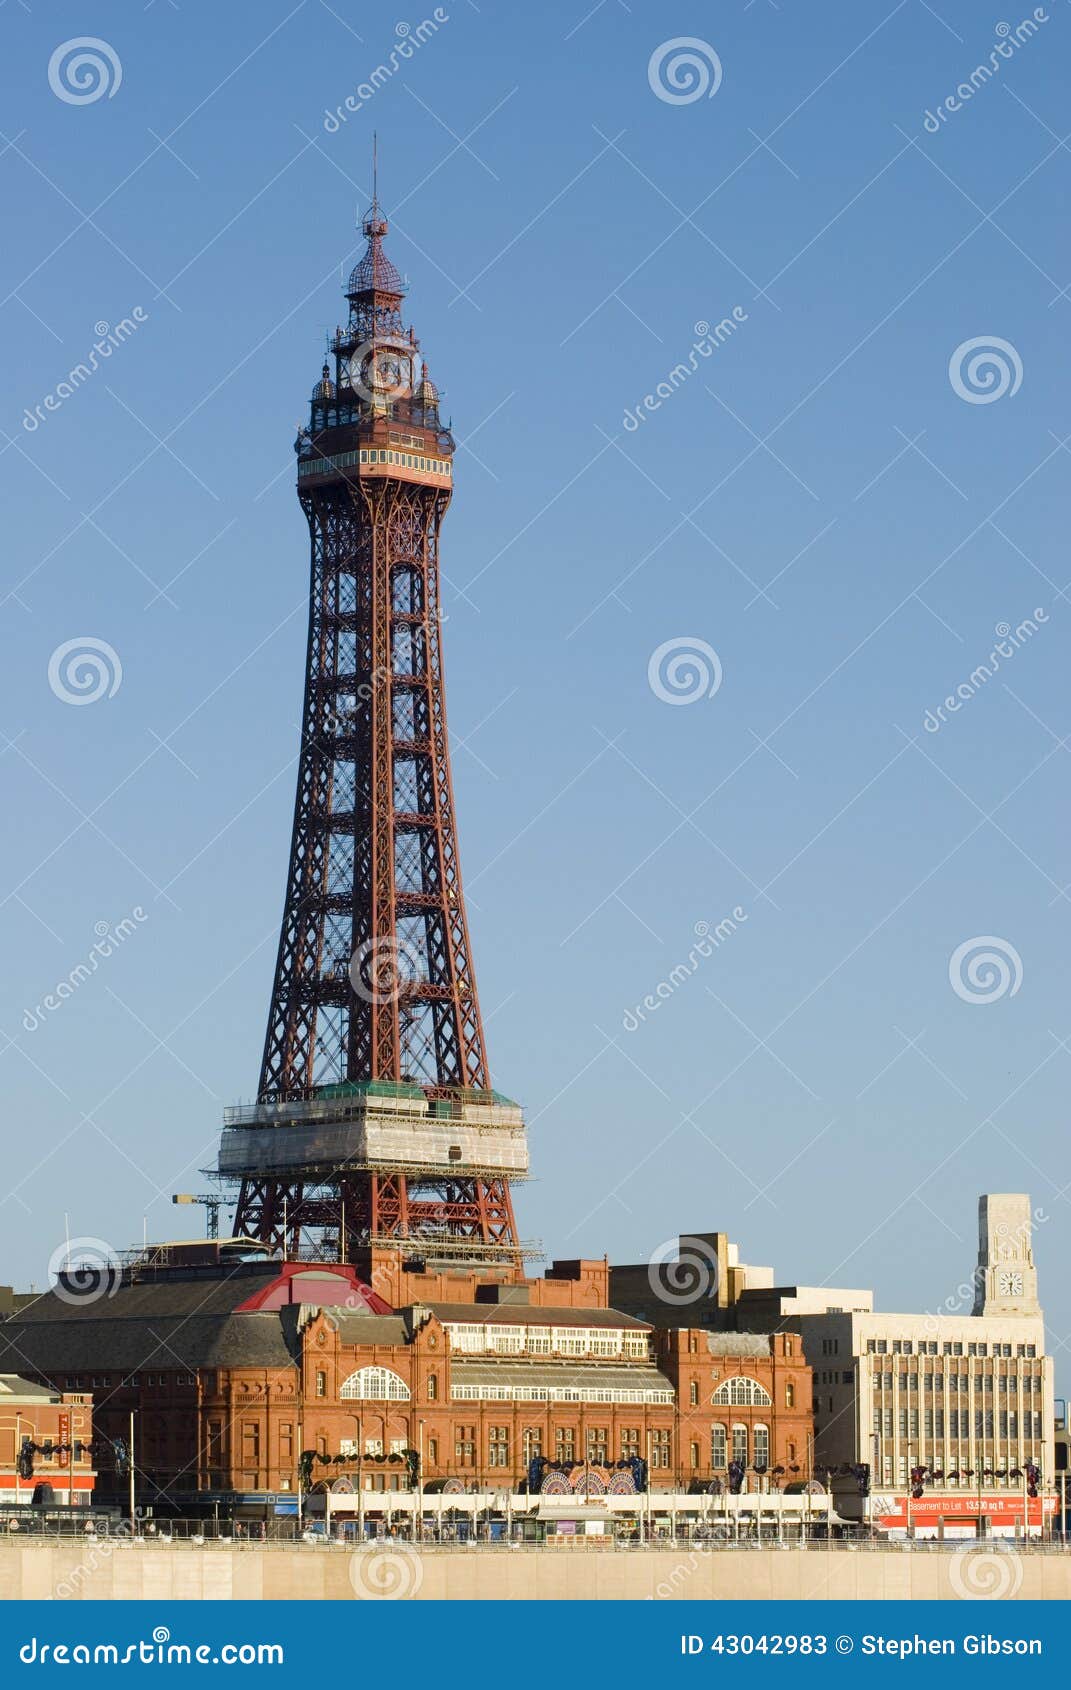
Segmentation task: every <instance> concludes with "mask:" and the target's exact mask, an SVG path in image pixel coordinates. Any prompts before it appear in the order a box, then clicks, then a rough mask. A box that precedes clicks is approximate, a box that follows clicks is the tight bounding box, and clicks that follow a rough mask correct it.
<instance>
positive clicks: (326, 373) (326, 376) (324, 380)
mask: <svg viewBox="0 0 1071 1690" xmlns="http://www.w3.org/2000/svg"><path fill="white" fill-rule="evenodd" d="M312 397H313V398H314V399H333V398H334V397H335V384H334V382H333V381H332V380H331V366H330V364H325V365H324V367H323V370H322V371H321V373H320V379H319V381H318V382H317V383H316V386H315V387H314V388H313V390H312Z"/></svg>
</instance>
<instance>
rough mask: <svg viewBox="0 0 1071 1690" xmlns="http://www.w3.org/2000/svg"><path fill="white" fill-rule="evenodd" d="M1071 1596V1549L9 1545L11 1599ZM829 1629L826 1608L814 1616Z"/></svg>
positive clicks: (3, 1586)
mask: <svg viewBox="0 0 1071 1690" xmlns="http://www.w3.org/2000/svg"><path fill="white" fill-rule="evenodd" d="M444 1598H445V1599H448V1600H455V1601H466V1600H472V1599H477V1598H478V1599H483V1600H492V1601H550V1600H559V1599H563V1598H564V1599H566V1600H572V1599H596V1600H605V1601H644V1600H655V1601H658V1600H668V1601H674V1600H679V1601H734V1602H735V1601H741V1600H745V1601H746V1600H749V1599H751V1600H763V1599H777V1600H789V1601H793V1600H795V1601H808V1602H810V1601H816V1600H822V1599H838V1600H853V1599H854V1600H858V1599H868V1598H876V1599H885V1600H899V1601H935V1600H950V1599H951V1600H955V1599H957V1598H961V1599H970V1598H973V1599H982V1600H985V1599H990V1600H1029V1599H1038V1598H1044V1599H1050V1600H1057V1601H1067V1600H1068V1599H1069V1598H1071V1556H1069V1555H1068V1554H1066V1553H1059V1552H1050V1553H1038V1552H1029V1551H1028V1552H1026V1553H1022V1552H1020V1551H1018V1550H1016V1549H1014V1548H1012V1549H996V1548H994V1547H993V1546H991V1545H982V1546H974V1547H967V1548H964V1549H961V1550H959V1551H955V1550H941V1551H936V1550H922V1551H920V1550H912V1551H905V1550H897V1549H879V1550H859V1551H856V1552H851V1551H846V1550H843V1549H837V1550H830V1549H807V1550H799V1549H785V1550H733V1549H719V1550H717V1551H714V1552H710V1551H708V1552H705V1553H704V1552H703V1551H702V1550H692V1549H690V1548H687V1547H684V1546H682V1547H681V1548H680V1549H668V1548H667V1549H657V1550H644V1551H631V1552H627V1551H621V1550H616V1551H615V1550H605V1551H601V1552H599V1551H596V1552H593V1551H590V1550H583V1549H574V1550H565V1551H563V1550H551V1549H546V1548H533V1549H523V1548H518V1549H502V1550H487V1549H471V1550H466V1549H452V1550H448V1551H441V1550H439V1551H437V1550H426V1551H423V1552H421V1553H416V1552H414V1551H412V1550H410V1549H407V1548H405V1547H404V1546H399V1545H393V1544H392V1545H385V1546H383V1547H377V1546H376V1545H371V1546H369V1547H368V1548H366V1549H363V1550H353V1549H347V1548H344V1547H335V1546H332V1547H329V1548H320V1547H315V1546H312V1545H298V1546H295V1547H279V1548H275V1547H262V1548H261V1547H255V1546H249V1547H246V1548H242V1549H231V1548H223V1547H215V1546H209V1545H204V1546H197V1545H189V1544H178V1543H176V1544H174V1545H171V1546H166V1547H165V1546H162V1545H155V1546H152V1547H149V1546H147V1545H131V1544H129V1543H115V1544H111V1545H107V1544H97V1545H95V1546H92V1547H91V1546H88V1545H83V1544H80V1543H63V1542H56V1543H36V1544H25V1545H12V1544H4V1545H2V1546H0V1599H2V1600H9V1601H11V1600H19V1599H36V1600H43V1599H52V1600H60V1601H65V1600H73V1601H77V1600H89V1601H108V1600H113V1599H116V1600H131V1599H133V1600H140V1601H145V1602H151V1601H157V1600H158V1601H228V1600H232V1599H238V1600H267V1601H275V1600H283V1599H286V1600H293V1599H301V1600H314V1601H315V1600H328V1601H332V1600H333V1601H353V1600H358V1599H359V1600H373V1601H374V1600H402V1601H405V1600H417V1601H435V1600H441V1599H444ZM812 1623H813V1626H814V1628H818V1623H819V1622H817V1621H814V1622H812Z"/></svg>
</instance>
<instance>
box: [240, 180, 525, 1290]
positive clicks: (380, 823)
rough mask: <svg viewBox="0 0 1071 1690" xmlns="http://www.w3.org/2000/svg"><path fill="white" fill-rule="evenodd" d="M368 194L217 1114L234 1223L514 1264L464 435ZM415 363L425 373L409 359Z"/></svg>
mask: <svg viewBox="0 0 1071 1690" xmlns="http://www.w3.org/2000/svg"><path fill="white" fill-rule="evenodd" d="M386 230H387V224H386V220H385V219H384V218H383V217H382V216H381V214H380V211H379V207H378V204H377V202H376V200H375V199H374V198H373V202H372V206H371V209H370V212H369V214H368V216H367V217H366V219H365V221H364V233H365V235H366V237H367V241H368V245H367V250H366V251H365V254H364V256H363V258H362V259H361V261H360V262H359V263H358V264H357V266H356V268H355V269H354V270H353V272H352V274H351V276H350V279H349V285H348V287H347V290H346V291H347V298H348V301H349V320H348V323H347V325H346V326H345V328H342V329H339V330H338V331H337V332H336V334H335V337H334V339H333V341H332V343H331V353H332V355H333V359H334V374H333V375H332V369H331V365H330V364H328V363H325V364H324V367H323V373H322V377H321V379H320V381H319V382H318V383H317V384H316V387H315V388H314V389H313V394H312V403H311V415H310V422H309V426H308V427H307V428H302V429H301V430H300V432H299V434H298V438H297V441H296V447H295V449H296V451H297V455H298V494H299V497H300V500H301V504H302V508H303V510H304V512H305V515H306V518H307V520H308V524H309V532H310V536H311V548H312V572H311V590H310V613H309V641H308V657H307V666H306V679H305V699H304V711H303V728H302V745H301V759H300V768H299V773H298V785H297V800H296V805H295V811H294V826H293V839H292V844H291V850H290V868H289V874H288V879H287V891H286V904H285V911H284V916H283V925H282V934H281V938H280V943H279V951H278V958H277V962H276V968H275V980H274V986H273V991H272V999H271V1008H270V1012H269V1017H268V1030H267V1038H266V1040H265V1045H264V1057H263V1063H262V1068H261V1077H260V1087H259V1091H258V1102H257V1104H256V1105H255V1106H253V1107H251V1108H249V1109H236V1110H232V1111H229V1112H228V1114H227V1116H226V1117H225V1127H224V1134H223V1145H222V1149H221V1154H220V1165H219V1172H220V1174H221V1175H222V1176H224V1177H228V1178H235V1177H238V1178H240V1179H241V1189H240V1195H239V1198H238V1206H237V1214H236V1216H235V1232H236V1233H237V1234H239V1235H244V1236H248V1237H253V1238H256V1239H259V1240H260V1241H261V1242H263V1243H265V1244H268V1245H271V1246H272V1247H275V1248H281V1249H282V1250H283V1251H284V1253H286V1254H297V1253H298V1252H299V1249H300V1248H301V1247H302V1246H303V1245H304V1244H306V1243H309V1242H313V1241H314V1240H318V1242H319V1245H320V1247H321V1248H322V1249H324V1250H325V1251H326V1250H329V1251H330V1252H331V1253H337V1254H338V1255H339V1256H340V1257H341V1258H344V1259H354V1257H355V1253H356V1252H363V1251H364V1250H366V1249H367V1248H368V1247H369V1246H378V1245H384V1244H387V1245H399V1246H402V1247H404V1248H405V1249H406V1250H408V1251H409V1253H410V1254H417V1255H420V1254H427V1255H430V1256H436V1257H441V1256H445V1257H448V1258H449V1257H452V1256H454V1257H456V1256H461V1257H462V1258H468V1259H492V1260H498V1261H499V1262H504V1261H508V1262H511V1263H513V1264H514V1265H517V1264H519V1260H520V1256H521V1253H522V1252H521V1250H520V1247H519V1245H518V1243H517V1238H516V1228H515V1224H514V1217H513V1207H512V1200H511V1195H510V1179H511V1178H517V1177H523V1175H524V1173H525V1172H526V1171H527V1151H526V1146H525V1140H524V1126H523V1118H522V1116H521V1112H520V1110H519V1108H518V1106H517V1105H516V1104H513V1103H511V1102H510V1100H509V1099H507V1098H503V1097H500V1096H499V1095H498V1094H496V1093H494V1092H493V1091H492V1090H491V1086H490V1075H489V1070H488V1066H487V1057H486V1052H485V1046H484V1034H483V1025H482V1022H481V1018H480V1008H479V1001H478V998H477V995H476V982H475V978H474V975H473V969H472V959H471V950H470V944H469V935H468V926H467V921H466V916H465V905H464V899H463V895H462V887H461V873H460V867H459V861H458V847H457V837H456V831H455V822H454V796H453V787H452V782H451V776H450V759H449V750H448V743H447V728H446V705H445V698H444V687H443V667H442V654H441V607H440V576H439V538H440V532H441V527H442V519H443V515H444V513H445V511H446V508H447V506H448V504H449V502H450V497H451V492H452V485H453V453H454V441H453V438H452V436H451V434H450V431H449V429H448V428H446V427H444V426H443V425H442V423H441V421H440V417H439V395H438V392H437V390H436V388H435V386H434V384H433V382H432V381H431V378H430V376H429V375H428V372H427V367H426V365H422V363H421V360H420V359H419V343H418V341H417V340H416V338H415V336H414V334H413V331H412V329H408V330H407V329H406V328H405V327H404V326H403V322H402V300H403V297H404V293H405V283H404V281H403V279H402V277H401V276H400V274H399V272H398V271H397V269H396V268H395V266H394V265H393V264H392V263H391V261H390V259H389V258H388V257H387V255H386V253H385V252H384V250H383V237H384V235H385V234H386ZM418 372H419V373H418Z"/></svg>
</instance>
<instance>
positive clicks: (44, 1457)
mask: <svg viewBox="0 0 1071 1690" xmlns="http://www.w3.org/2000/svg"><path fill="white" fill-rule="evenodd" d="M92 1444H93V1402H92V1398H91V1397H89V1396H85V1395H82V1394H81V1393H75V1392H68V1391H61V1390H53V1389H52V1388H50V1387H49V1386H47V1385H39V1384H34V1383H32V1382H31V1381H30V1380H29V1379H22V1378H20V1377H19V1376H18V1375H17V1374H14V1373H4V1374H0V1510H2V1511H3V1512H4V1513H5V1514H6V1515H8V1517H11V1515H12V1514H13V1513H15V1512H16V1511H17V1510H19V1509H21V1508H23V1507H25V1506H27V1505H28V1504H30V1503H32V1502H34V1501H37V1502H39V1503H50V1504H55V1505H57V1506H63V1505H65V1504H67V1503H73V1505H74V1506H75V1507H76V1508H77V1507H86V1506H87V1505H88V1504H89V1503H90V1502H91V1501H92V1500H93V1486H94V1482H95V1479H96V1472H95V1468H94V1460H93V1451H92ZM20 1457H21V1459H20Z"/></svg>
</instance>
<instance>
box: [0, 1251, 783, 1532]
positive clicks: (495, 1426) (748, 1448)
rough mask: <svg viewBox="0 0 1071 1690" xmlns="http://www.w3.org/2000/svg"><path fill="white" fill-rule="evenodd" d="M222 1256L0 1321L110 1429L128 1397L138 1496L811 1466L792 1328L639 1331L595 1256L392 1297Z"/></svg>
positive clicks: (175, 1505)
mask: <svg viewBox="0 0 1071 1690" xmlns="http://www.w3.org/2000/svg"><path fill="white" fill-rule="evenodd" d="M221 1255H222V1257H223V1258H224V1259H221V1261H220V1262H218V1263H217V1264H216V1265H214V1266H212V1267H194V1266H183V1265H178V1266H166V1265H164V1266H159V1265H158V1266H156V1267H153V1268H150V1267H149V1266H148V1265H147V1264H141V1265H140V1266H139V1265H135V1267H134V1269H132V1270H131V1271H130V1272H129V1273H127V1274H126V1275H125V1276H124V1280H123V1283H122V1284H121V1285H120V1286H119V1287H118V1288H113V1290H112V1291H111V1293H110V1294H108V1295H107V1296H102V1297H101V1298H100V1299H99V1300H95V1301H94V1300H89V1301H86V1302H77V1303H72V1302H71V1301H69V1300H67V1299H66V1298H65V1297H61V1296H58V1295H56V1294H55V1293H53V1294H51V1295H49V1296H46V1297H42V1298H40V1299H38V1301H37V1302H36V1303H35V1304H33V1305H32V1306H31V1307H29V1308H26V1309H23V1310H22V1311H21V1312H20V1314H19V1315H18V1316H17V1317H15V1318H13V1319H11V1320H9V1321H8V1322H6V1323H3V1324H0V1365H2V1359H3V1354H4V1348H5V1345H6V1346H8V1347H9V1350H10V1352H12V1353H13V1352H14V1351H15V1350H17V1352H18V1353H19V1354H20V1355H21V1356H22V1358H23V1367H24V1370H25V1369H27V1368H28V1367H29V1366H31V1365H32V1371H33V1372H34V1374H35V1376H36V1377H38V1378H41V1379H42V1380H45V1381H47V1383H48V1385H49V1387H50V1388H51V1389H53V1390H57V1389H62V1390H65V1391H79V1392H92V1395H93V1399H94V1402H95V1405H96V1413H97V1418H98V1424H99V1427H100V1430H101V1432H102V1433H104V1435H105V1436H106V1437H117V1436H118V1437H125V1436H126V1429H127V1427H128V1424H129V1415H130V1412H131V1410H133V1411H134V1414H135V1467H136V1471H137V1491H138V1499H139V1502H140V1503H141V1504H142V1505H144V1506H151V1507H153V1508H155V1509H156V1510H157V1511H159V1512H165V1511H171V1512H175V1513H180V1514H182V1513H186V1514H189V1513H193V1512H211V1511H213V1510H214V1509H215V1508H217V1507H218V1508H219V1509H220V1510H221V1511H224V1510H230V1509H232V1508H234V1507H238V1508H239V1509H241V1510H242V1511H243V1512H245V1513H249V1514H255V1513H257V1512H261V1513H263V1512H270V1511H271V1510H273V1509H278V1508H285V1507H286V1506H287V1505H288V1502H289V1500H290V1499H294V1500H295V1501H296V1496H297V1492H298V1487H299V1483H301V1484H302V1486H303V1488H306V1489H307V1488H309V1487H310V1486H318V1485H323V1484H325V1483H331V1482H334V1481H335V1480H340V1479H341V1480H344V1481H347V1482H348V1484H351V1485H352V1486H354V1487H359V1488H360V1489H361V1490H363V1491H371V1492H380V1491H386V1490H402V1489H408V1488H411V1487H412V1485H413V1484H414V1483H415V1482H417V1481H418V1476H419V1482H420V1483H421V1484H422V1485H423V1487H424V1489H425V1490H427V1491H435V1490H437V1489H442V1488H444V1487H446V1486H448V1487H449V1488H450V1489H457V1488H464V1489H468V1490H475V1489H480V1490H482V1489H494V1490H506V1489H509V1490H512V1491H514V1492H516V1491H517V1490H519V1489H521V1488H523V1487H524V1485H525V1483H526V1481H527V1478H528V1474H529V1469H530V1466H531V1464H532V1463H533V1462H534V1461H538V1460H540V1459H541V1460H543V1461H545V1462H547V1463H550V1464H557V1463H560V1464H562V1466H568V1465H569V1464H570V1463H586V1464H590V1465H591V1466H592V1467H595V1468H600V1469H604V1470H609V1469H611V1468H613V1467H615V1466H616V1464H618V1463H620V1462H633V1461H636V1460H637V1459H638V1460H639V1461H640V1462H643V1463H645V1464H646V1468H647V1471H648V1474H649V1480H650V1486H651V1488H652V1489H653V1490H664V1491H668V1490H687V1489H688V1488H689V1487H692V1486H700V1485H702V1486H704V1487H705V1486H706V1485H709V1484H710V1483H711V1481H712V1480H717V1481H719V1482H720V1483H722V1484H724V1483H725V1482H726V1480H727V1477H728V1468H729V1463H730V1462H733V1461H739V1462H741V1463H742V1464H743V1465H744V1466H745V1467H746V1468H747V1469H748V1470H749V1471H748V1473H747V1484H748V1486H749V1488H751V1489H755V1488H764V1489H765V1488H779V1487H783V1486H785V1485H787V1484H789V1483H792V1482H794V1481H800V1480H802V1479H805V1478H807V1477H809V1468H808V1459H809V1442H810V1440H809V1430H810V1414H811V1375H810V1370H809V1369H808V1368H807V1366H806V1364H805V1362H804V1361H803V1359H802V1355H800V1354H799V1353H797V1352H798V1349H799V1340H798V1338H793V1337H791V1336H789V1335H783V1334H782V1335H777V1336H775V1337H773V1338H768V1337H765V1336H764V1337H761V1338H760V1337H754V1336H749V1335H746V1334H715V1333H710V1332H707V1331H688V1330H682V1331H670V1332H658V1331H655V1330H653V1329H652V1328H651V1327H650V1326H649V1325H648V1324H647V1323H646V1322H644V1321H641V1320H638V1319H636V1318H635V1317H634V1316H631V1315H627V1314H622V1313H621V1312H620V1311H618V1310H615V1309H610V1308H607V1307H606V1305H605V1284H606V1265H605V1263H602V1262H572V1263H558V1264H555V1266H554V1267H553V1268H552V1269H551V1270H550V1273H549V1274H548V1275H546V1276H545V1277H543V1278H542V1279H533V1280H530V1281H527V1282H525V1283H522V1284H517V1283H513V1284H508V1283H494V1282H492V1283H478V1282H477V1281H476V1280H475V1277H474V1276H473V1275H472V1274H467V1275H446V1274H435V1275H423V1276H418V1275H415V1274H406V1275H405V1276H404V1281H405V1289H406V1290H407V1291H409V1292H410V1293H411V1292H412V1290H413V1289H414V1281H415V1280H417V1279H418V1278H420V1277H423V1279H424V1282H425V1285H426V1288H427V1290H429V1291H431V1292H434V1293H436V1295H435V1296H434V1297H433V1298H429V1299H428V1300H427V1301H421V1300H415V1299H414V1300H413V1301H410V1302H409V1303H407V1304H406V1305H405V1306H402V1307H396V1308H391V1307H390V1305H389V1304H388V1303H387V1302H386V1301H385V1300H384V1299H383V1298H382V1297H380V1296H378V1295H377V1294H376V1293H375V1292H374V1291H372V1290H371V1289H370V1288H369V1287H368V1286H367V1285H366V1284H364V1283H362V1282H361V1281H360V1280H359V1279H358V1278H357V1276H356V1273H355V1272H354V1270H353V1269H352V1268H351V1267H345V1266H341V1265H340V1266H332V1265H330V1264H315V1265H314V1264H310V1263H297V1264H285V1265H283V1264H280V1263H278V1262H273V1261H265V1260H263V1259H260V1260H232V1261H230V1262H227V1261H226V1259H225V1257H226V1247H224V1250H223V1252H221ZM447 1287H449V1289H451V1290H454V1291H456V1293H457V1295H456V1296H455V1297H453V1298H449V1299H448V1298H445V1297H443V1296H441V1292H442V1291H443V1290H445V1289H447ZM466 1293H467V1296H466ZM303 1455H304V1462H303V1461H302V1456H303ZM101 1489H102V1492H104V1491H105V1489H108V1490H110V1491H111V1492H112V1493H115V1494H118V1493H119V1492H120V1490H121V1489H122V1484H121V1481H120V1479H119V1476H118V1475H111V1474H107V1473H104V1472H102V1474H101Z"/></svg>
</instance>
